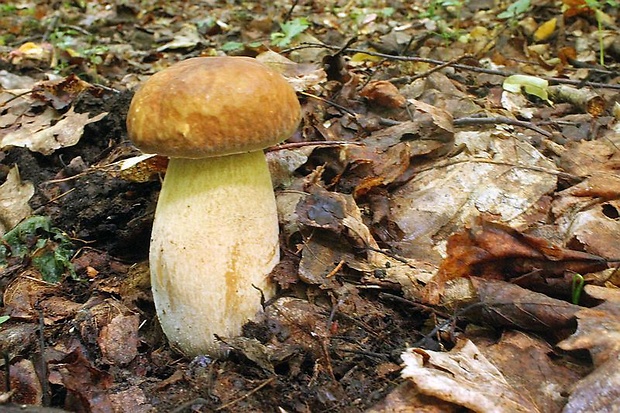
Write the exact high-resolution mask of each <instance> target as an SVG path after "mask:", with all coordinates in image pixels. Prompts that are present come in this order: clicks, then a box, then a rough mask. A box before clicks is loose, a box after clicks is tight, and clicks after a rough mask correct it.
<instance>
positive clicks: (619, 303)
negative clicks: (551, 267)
mask: <svg viewBox="0 0 620 413" xmlns="http://www.w3.org/2000/svg"><path fill="white" fill-rule="evenodd" d="M585 291H586V293H588V295H590V296H592V297H593V298H596V299H600V300H605V301H604V302H603V303H602V304H600V305H598V306H596V307H594V308H586V309H583V310H581V311H579V312H578V313H577V318H578V327H577V331H576V332H575V334H573V335H572V336H570V337H569V338H567V339H566V340H564V341H562V342H560V343H559V344H558V347H560V348H562V349H564V350H578V349H587V350H589V352H590V354H591V355H592V360H593V362H594V366H595V370H594V371H593V372H592V373H590V374H589V375H588V376H586V377H585V378H584V379H583V380H581V381H580V382H578V383H577V384H576V386H575V388H574V389H573V391H572V393H571V395H570V397H569V401H568V404H567V405H566V407H565V409H564V412H565V413H577V412H588V413H595V412H613V411H616V410H617V407H618V400H620V290H618V289H612V288H604V287H597V286H592V285H589V286H586V287H585Z"/></svg>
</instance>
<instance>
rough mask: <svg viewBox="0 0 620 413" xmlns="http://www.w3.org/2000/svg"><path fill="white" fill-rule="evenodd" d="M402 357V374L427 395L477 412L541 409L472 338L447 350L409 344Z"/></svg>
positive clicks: (502, 412) (532, 412)
mask: <svg viewBox="0 0 620 413" xmlns="http://www.w3.org/2000/svg"><path fill="white" fill-rule="evenodd" d="M401 357H402V359H403V361H404V369H403V371H402V373H401V375H402V377H403V378H405V379H409V380H411V381H413V382H414V383H415V385H416V387H417V388H418V390H419V391H420V392H421V393H423V394H425V395H427V396H434V397H436V398H438V399H440V400H444V401H447V402H451V403H455V404H458V405H461V406H464V407H466V408H468V409H470V410H472V411H474V412H484V413H504V412H506V413H508V412H524V413H525V412H528V413H534V412H538V411H539V409H538V408H537V407H536V406H535V405H534V404H533V403H532V402H531V401H530V400H529V399H527V398H526V397H524V396H523V395H521V394H519V393H518V392H517V391H515V389H513V388H512V387H511V386H510V385H509V384H508V382H507V380H506V378H505V377H504V376H503V375H502V373H501V372H500V371H499V370H498V369H497V367H495V366H494V365H493V364H492V363H491V362H490V361H489V360H488V359H487V358H486V357H484V356H483V355H482V353H481V352H480V351H479V350H478V348H477V347H476V345H475V344H474V343H472V342H471V341H469V340H463V341H461V342H460V343H459V344H458V345H457V346H456V347H455V348H454V349H452V351H450V352H448V353H443V352H436V351H430V350H422V349H419V348H418V349H412V348H410V349H408V350H407V351H406V352H405V353H403V354H402V355H401Z"/></svg>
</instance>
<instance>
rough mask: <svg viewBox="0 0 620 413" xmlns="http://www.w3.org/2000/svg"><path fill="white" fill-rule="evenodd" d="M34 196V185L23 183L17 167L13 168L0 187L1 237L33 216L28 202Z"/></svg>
mask: <svg viewBox="0 0 620 413" xmlns="http://www.w3.org/2000/svg"><path fill="white" fill-rule="evenodd" d="M33 195H34V186H33V185H32V183H30V182H22V181H21V179H20V177H19V170H18V169H17V166H14V167H13V168H11V170H10V171H9V174H8V176H7V177H6V181H5V182H4V183H3V184H2V185H0V236H1V235H4V234H5V233H6V232H7V231H9V230H11V229H12V228H13V227H14V226H15V225H17V224H19V222H20V221H21V220H23V219H24V218H27V217H29V216H30V215H31V214H32V209H31V208H30V205H28V201H29V200H30V198H32V196H33Z"/></svg>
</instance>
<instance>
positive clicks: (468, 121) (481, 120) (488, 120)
mask: <svg viewBox="0 0 620 413" xmlns="http://www.w3.org/2000/svg"><path fill="white" fill-rule="evenodd" d="M498 124H505V125H512V126H520V127H522V128H526V129H530V130H533V131H534V132H537V133H540V134H541V135H543V136H545V137H547V138H550V137H552V136H553V134H552V133H551V132H548V131H546V130H544V129H542V128H539V127H538V126H536V125H534V124H533V123H532V122H526V121H523V120H517V119H511V118H509V117H506V116H493V117H463V118H457V119H454V121H453V125H454V126H456V127H463V126H469V125H498Z"/></svg>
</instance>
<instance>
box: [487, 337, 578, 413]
mask: <svg viewBox="0 0 620 413" xmlns="http://www.w3.org/2000/svg"><path fill="white" fill-rule="evenodd" d="M481 341H482V340H475V342H476V345H477V346H478V349H480V351H481V352H482V353H483V354H484V355H485V357H487V358H488V359H489V360H491V361H492V362H493V364H494V365H495V366H496V367H497V368H498V369H499V370H500V371H501V372H502V374H503V375H504V377H505V378H506V380H507V381H508V383H510V385H511V387H513V388H514V389H515V390H516V391H518V392H519V393H521V394H522V395H527V396H528V398H529V399H530V400H532V401H533V402H534V403H535V404H536V406H537V407H538V408H539V410H541V411H543V412H545V413H556V412H560V411H561V410H562V407H563V406H564V405H565V404H566V401H567V394H568V393H569V390H570V388H571V386H573V384H574V383H575V382H576V381H577V380H579V378H580V374H579V373H578V372H575V371H573V370H571V368H570V367H568V366H567V365H566V363H564V362H563V361H562V360H561V359H560V362H558V359H557V357H556V356H554V354H553V349H552V347H551V345H549V343H547V341H545V340H543V339H541V338H539V337H536V336H532V335H528V334H525V333H523V332H519V331H507V332H505V333H504V334H502V337H501V338H500V339H499V340H496V338H495V337H490V338H489V339H487V341H486V342H481Z"/></svg>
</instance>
